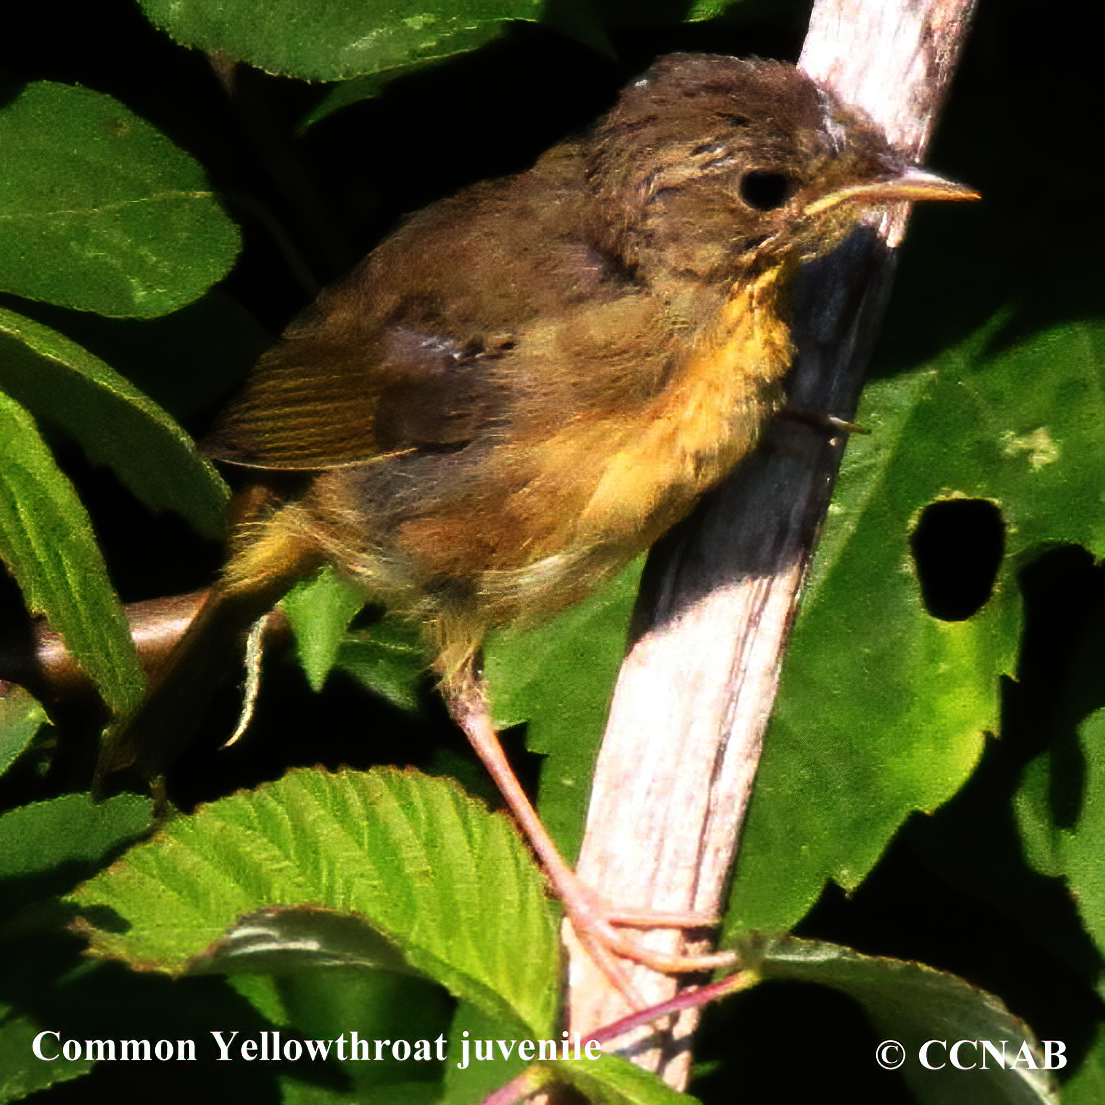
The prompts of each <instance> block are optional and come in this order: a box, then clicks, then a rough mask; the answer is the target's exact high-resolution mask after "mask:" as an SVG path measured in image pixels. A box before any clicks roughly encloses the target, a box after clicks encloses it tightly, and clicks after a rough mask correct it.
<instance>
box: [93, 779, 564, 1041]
mask: <svg viewBox="0 0 1105 1105" xmlns="http://www.w3.org/2000/svg"><path fill="white" fill-rule="evenodd" d="M75 898H76V900H77V902H78V904H80V905H81V906H82V907H83V908H84V909H86V910H87V909H89V908H90V907H95V906H108V907H110V908H111V909H113V910H115V911H116V912H117V913H119V914H120V915H122V917H123V918H124V919H125V920H126V922H127V925H128V927H127V930H126V932H124V933H119V932H115V931H111V932H109V931H105V930H103V929H93V930H91V932H90V935H91V937H92V950H93V952H94V954H96V955H99V956H114V957H119V958H122V959H125V960H127V961H128V962H130V963H131V964H133V965H142V966H146V967H155V968H157V969H160V970H164V971H169V972H171V973H174V974H175V973H180V972H182V971H185V970H187V969H188V968H189V967H198V966H200V965H201V964H202V957H203V955H204V954H205V951H206V950H207V949H209V948H211V946H212V945H215V944H216V942H217V941H219V940H220V938H221V937H222V936H223V934H224V933H225V932H227V931H228V930H229V929H230V928H231V926H232V925H233V924H234V923H235V921H236V920H237V919H238V918H240V917H243V916H244V915H247V914H252V913H257V912H258V911H260V910H262V909H266V908H269V907H272V906H300V905H313V906H317V907H321V908H324V909H329V910H336V911H339V912H343V913H356V914H358V915H360V916H361V917H363V918H364V919H365V921H367V923H368V924H370V925H372V927H373V928H375V929H377V930H378V931H379V932H380V933H382V934H383V935H384V936H385V937H387V939H388V940H390V941H391V942H392V943H393V944H394V945H395V946H396V947H397V948H399V949H400V950H401V951H402V953H403V956H404V957H405V959H406V961H407V963H408V964H409V965H410V966H411V967H413V968H414V969H415V970H418V971H421V972H423V973H424V974H425V975H427V976H428V977H430V978H432V979H434V980H436V981H437V982H439V983H440V984H441V985H443V986H445V987H446V988H447V989H448V990H450V991H451V992H452V993H454V994H456V995H457V996H459V997H464V998H467V999H469V1000H471V1001H474V1002H477V1003H478V1004H479V1005H480V1006H481V1007H482V1008H484V1009H485V1010H487V1011H488V1012H490V1013H491V1014H492V1015H494V1016H498V1017H500V1018H503V1019H505V1020H506V1021H508V1022H509V1023H511V1024H516V1025H518V1026H519V1027H522V1028H525V1030H526V1031H530V1032H533V1031H536V1032H547V1031H548V1030H549V1028H550V1026H551V1024H552V1020H553V1016H554V1014H555V1011H556V1004H557V990H558V985H559V971H558V965H557V944H556V932H555V928H554V925H553V921H552V914H551V910H550V907H549V905H548V903H547V902H546V900H545V898H544V894H543V887H542V880H541V877H540V875H539V873H538V872H537V870H536V868H535V867H534V865H533V863H532V861H531V860H530V858H529V856H528V854H527V853H526V851H525V849H524V848H523V847H522V845H521V842H520V841H519V840H518V838H517V836H516V834H515V832H514V829H513V827H512V826H511V824H510V823H509V822H508V820H507V819H506V818H505V817H503V816H502V815H499V814H490V813H488V812H487V809H486V808H485V807H484V806H483V805H482V804H480V803H477V802H475V801H473V800H472V799H470V798H468V797H467V796H465V795H464V794H463V793H462V792H461V791H460V789H459V788H458V787H456V786H455V784H453V783H452V782H451V781H448V780H441V779H431V778H428V777H426V776H422V775H419V774H417V773H415V772H399V771H396V770H392V769H378V770H375V771H372V772H368V773H366V774H361V773H357V772H352V771H346V772H342V773H340V774H337V775H329V774H325V773H323V772H320V771H294V772H291V773H290V774H288V775H287V776H285V777H284V778H283V779H281V780H279V781H278V782H276V783H272V784H268V785H266V786H262V787H260V788H258V789H257V790H255V791H251V792H247V793H242V794H237V795H234V796H233V797H231V798H225V799H222V800H221V801H218V802H214V803H212V804H211V805H209V806H205V807H202V808H201V809H200V810H199V811H198V812H197V813H196V814H195V815H194V816H192V817H187V818H182V819H180V820H179V821H176V822H174V823H173V824H171V825H170V826H169V827H168V828H166V829H165V830H164V831H163V832H162V833H161V834H159V836H158V837H156V838H155V839H154V840H153V841H151V842H149V843H147V844H143V845H140V846H139V847H137V848H134V849H132V850H131V852H129V853H128V855H127V856H126V858H125V859H124V860H123V861H122V862H121V863H118V864H116V865H115V866H114V867H112V868H111V870H110V871H106V872H104V873H103V874H101V875H98V876H97V877H96V878H95V879H93V880H91V881H90V882H88V883H86V884H85V885H84V886H83V887H81V888H80V889H79V890H78V891H77V893H76V895H75Z"/></svg>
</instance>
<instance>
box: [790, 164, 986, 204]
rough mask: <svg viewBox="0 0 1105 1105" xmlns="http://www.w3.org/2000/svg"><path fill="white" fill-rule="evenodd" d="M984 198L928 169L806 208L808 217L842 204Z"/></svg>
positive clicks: (840, 192) (843, 191) (854, 187)
mask: <svg viewBox="0 0 1105 1105" xmlns="http://www.w3.org/2000/svg"><path fill="white" fill-rule="evenodd" d="M981 198H982V197H981V196H980V195H979V194H978V192H976V191H975V190H974V189H973V188H968V187H966V185H963V184H956V183H955V181H953V180H948V179H946V178H945V177H942V176H937V175H936V173H930V172H927V171H926V170H924V169H917V168H914V167H912V166H911V167H910V168H908V169H905V170H903V171H902V172H901V173H899V174H898V175H897V176H893V177H890V178H889V179H887V180H873V181H868V182H866V183H864V184H850V185H848V186H847V187H846V188H838V189H837V190H836V191H835V192H830V193H829V194H828V195H826V196H818V198H817V199H815V200H813V202H812V203H809V204H807V205H806V207H805V210H804V211H803V212H802V214H803V215H805V216H807V217H808V216H811V215H820V214H821V212H823V211H827V210H828V209H829V208H830V207H835V206H836V205H837V204H838V203H872V204H880V203H900V202H902V201H912V200H977V199H981Z"/></svg>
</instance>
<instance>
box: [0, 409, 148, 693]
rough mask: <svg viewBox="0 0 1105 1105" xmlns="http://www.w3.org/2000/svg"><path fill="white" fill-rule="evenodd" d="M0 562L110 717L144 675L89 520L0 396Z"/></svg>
mask: <svg viewBox="0 0 1105 1105" xmlns="http://www.w3.org/2000/svg"><path fill="white" fill-rule="evenodd" d="M0 559H3V561H4V563H5V564H7V566H8V568H9V569H10V570H11V573H12V575H14V576H15V579H16V582H17V583H18V584H19V587H20V589H21V590H22V591H23V597H24V599H25V601H26V603H27V606H28V608H29V609H30V610H31V611H32V612H33V613H38V614H45V615H46V618H47V620H48V621H49V623H50V626H51V628H52V629H54V630H56V631H57V632H58V633H60V634H61V635H62V637H64V638H65V643H66V645H67V646H68V647H69V651H70V652H71V653H72V654H73V656H74V657H75V658H76V660H77V663H79V664H80V666H81V667H82V668H83V669H84V670H85V671H86V672H87V673H88V674H89V675H90V676H91V677H92V679H93V681H94V682H95V683H96V686H97V687H98V688H99V691H100V694H101V695H102V696H103V699H104V701H105V702H106V703H107V704H108V706H109V707H110V708H111V709H112V711H113V712H115V713H116V714H122V713H125V712H126V711H127V710H129V709H131V708H133V707H134V706H136V705H137V703H138V700H139V699H140V698H141V697H142V692H143V689H144V686H145V679H144V678H143V675H142V669H141V667H140V666H139V663H138V653H137V652H136V651H135V648H134V644H133V642H132V641H131V638H130V631H129V629H128V627H127V619H126V615H125V614H124V613H123V607H122V605H121V604H120V603H119V600H118V598H117V597H116V595H115V592H114V591H113V590H112V587H111V582H110V581H109V579H108V576H107V568H106V567H105V565H104V562H103V558H102V557H101V556H100V550H99V549H98V548H97V546H96V541H95V539H94V537H93V535H92V523H91V522H90V521H89V518H88V515H87V514H86V513H85V510H84V507H83V506H81V504H80V501H79V500H78V498H77V495H76V492H75V491H74V490H73V487H72V485H71V484H70V483H69V481H68V480H67V479H66V478H65V476H64V475H62V473H61V472H60V471H59V470H58V467H57V465H56V464H55V463H54V458H53V456H51V454H50V452H49V450H48V449H47V448H46V445H45V444H44V442H43V441H42V438H41V437H40V436H39V433H38V429H37V427H36V426H35V424H34V421H33V419H32V418H31V416H30V415H29V414H28V413H27V412H26V411H25V410H24V409H23V408H22V407H21V406H20V405H19V404H18V403H16V402H15V401H14V400H13V399H10V398H8V397H7V396H6V395H2V394H0Z"/></svg>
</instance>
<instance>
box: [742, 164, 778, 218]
mask: <svg viewBox="0 0 1105 1105" xmlns="http://www.w3.org/2000/svg"><path fill="white" fill-rule="evenodd" d="M740 192H741V199H742V200H744V202H745V203H747V204H748V206H749V207H754V208H756V210H757V211H773V210H774V209H775V208H776V207H782V205H783V204H784V203H786V200H787V196H788V195H789V194H790V181H789V180H788V179H787V178H786V177H785V176H784V175H783V174H782V173H777V172H774V171H773V170H772V169H753V170H752V171H751V172H750V173H745V174H744V176H743V177H742V178H741V184H740Z"/></svg>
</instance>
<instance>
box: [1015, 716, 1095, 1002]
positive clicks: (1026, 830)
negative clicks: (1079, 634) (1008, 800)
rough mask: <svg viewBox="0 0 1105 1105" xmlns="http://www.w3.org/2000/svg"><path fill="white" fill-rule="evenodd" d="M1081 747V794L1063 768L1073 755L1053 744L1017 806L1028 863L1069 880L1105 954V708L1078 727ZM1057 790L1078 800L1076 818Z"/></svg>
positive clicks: (1030, 770) (1032, 768)
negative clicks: (1065, 810) (1061, 807)
mask: <svg viewBox="0 0 1105 1105" xmlns="http://www.w3.org/2000/svg"><path fill="white" fill-rule="evenodd" d="M1078 748H1079V750H1080V752H1081V756H1082V763H1081V765H1080V767H1081V773H1082V779H1081V788H1080V793H1078V792H1077V790H1076V789H1072V788H1071V783H1072V782H1074V780H1071V779H1070V778H1069V777H1068V776H1067V775H1066V774H1065V773H1064V772H1063V766H1064V762H1068V763H1069V756H1067V755H1064V751H1065V750H1062V749H1060V748H1058V747H1053V748H1052V749H1049V750H1048V751H1047V752H1045V753H1043V754H1042V755H1040V756H1037V757H1036V758H1035V759H1034V760H1033V761H1032V762H1031V763H1029V765H1028V766H1027V768H1026V769H1025V775H1024V780H1023V782H1022V784H1021V788H1020V790H1019V791H1018V793H1017V796H1016V799H1015V803H1014V808H1015V810H1016V814H1017V821H1018V824H1019V827H1020V830H1021V837H1022V840H1023V841H1024V844H1025V853H1026V855H1027V857H1028V860H1029V862H1030V863H1031V864H1032V866H1033V867H1035V868H1036V870H1037V871H1040V872H1041V873H1042V874H1045V875H1051V876H1058V877H1061V878H1063V879H1064V880H1065V881H1066V884H1067V886H1068V888H1069V890H1070V893H1071V894H1072V896H1073V897H1074V900H1075V902H1076V903H1077V905H1078V914H1079V916H1080V917H1081V919H1082V924H1083V925H1084V926H1085V927H1086V930H1087V932H1089V934H1090V935H1091V936H1092V937H1093V939H1094V942H1095V944H1096V945H1097V948H1098V951H1099V952H1101V953H1102V955H1105V851H1103V849H1102V841H1105V710H1098V711H1097V712H1096V713H1095V714H1093V715H1092V716H1091V717H1090V718H1088V719H1087V720H1086V721H1085V722H1083V724H1082V725H1080V726H1079V727H1078ZM1075 786H1076V787H1077V783H1076V784H1075ZM1059 793H1062V794H1064V795H1070V796H1071V797H1074V798H1075V800H1076V803H1077V805H1076V813H1075V816H1074V818H1073V820H1072V821H1069V820H1068V818H1066V817H1063V816H1062V815H1061V814H1060V812H1059V811H1058V810H1057V809H1056V808H1055V807H1056V796H1057V794H1059ZM1099 989H1100V984H1099Z"/></svg>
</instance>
